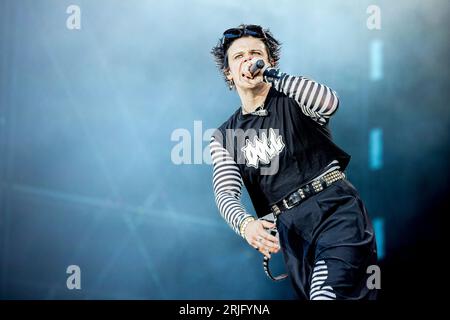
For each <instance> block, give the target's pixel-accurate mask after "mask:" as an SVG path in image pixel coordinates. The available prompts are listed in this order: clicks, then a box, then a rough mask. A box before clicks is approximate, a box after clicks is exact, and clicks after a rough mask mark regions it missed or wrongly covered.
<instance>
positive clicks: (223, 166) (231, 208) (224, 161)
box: [209, 137, 252, 236]
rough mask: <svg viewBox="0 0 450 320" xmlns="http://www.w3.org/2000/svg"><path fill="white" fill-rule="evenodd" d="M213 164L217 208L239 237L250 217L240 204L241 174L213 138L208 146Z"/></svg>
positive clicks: (225, 150) (229, 156) (228, 155)
mask: <svg viewBox="0 0 450 320" xmlns="http://www.w3.org/2000/svg"><path fill="white" fill-rule="evenodd" d="M209 148H210V152H211V159H212V164H213V189H214V196H215V199H216V204H217V208H218V209H219V212H220V214H221V216H222V217H223V218H224V219H225V221H226V222H227V223H228V225H229V226H230V227H231V228H232V229H233V230H234V231H235V232H236V233H237V234H238V235H240V236H242V235H241V234H240V231H239V227H240V225H241V223H242V222H243V220H244V219H246V218H248V217H252V215H250V214H248V213H247V212H246V211H245V209H244V207H243V206H242V204H241V194H242V193H241V189H242V186H243V182H242V177H241V173H240V172H239V167H238V166H237V164H236V162H235V161H234V159H233V158H232V157H231V155H230V153H229V152H228V150H227V149H225V148H224V147H223V146H222V144H220V143H219V142H218V141H217V140H216V139H215V138H214V137H212V138H211V141H210V144H209Z"/></svg>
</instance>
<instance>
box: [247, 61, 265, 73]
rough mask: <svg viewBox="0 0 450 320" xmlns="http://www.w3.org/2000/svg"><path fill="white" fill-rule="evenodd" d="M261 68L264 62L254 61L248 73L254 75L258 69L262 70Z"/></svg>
mask: <svg viewBox="0 0 450 320" xmlns="http://www.w3.org/2000/svg"><path fill="white" fill-rule="evenodd" d="M263 67H264V61H263V60H261V59H260V60H258V61H256V62H255V64H254V65H252V67H251V68H250V73H251V74H252V75H254V74H255V73H256V72H257V71H258V70H259V69H262V68H263Z"/></svg>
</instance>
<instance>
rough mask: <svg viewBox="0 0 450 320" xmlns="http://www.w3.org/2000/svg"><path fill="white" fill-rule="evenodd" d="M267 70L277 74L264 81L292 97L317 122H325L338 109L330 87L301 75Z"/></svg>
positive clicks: (336, 98)
mask: <svg viewBox="0 0 450 320" xmlns="http://www.w3.org/2000/svg"><path fill="white" fill-rule="evenodd" d="M269 71H270V72H271V73H275V74H277V77H278V78H269V77H265V78H264V81H266V82H269V83H272V86H273V87H274V88H275V90H277V91H280V92H283V93H284V94H285V95H287V96H288V97H290V98H293V99H294V100H295V101H296V102H297V103H298V105H299V106H300V108H301V110H302V112H303V113H304V114H305V115H306V116H308V117H310V118H312V119H313V120H315V121H316V122H318V123H319V124H321V125H324V124H326V123H327V122H328V120H329V118H330V117H331V116H332V115H333V114H334V113H335V112H336V110H337V109H338V107H339V97H338V96H337V94H336V92H335V91H334V90H332V89H331V88H329V87H327V86H325V85H323V84H320V83H317V82H315V81H313V80H310V79H307V78H305V77H302V76H291V75H288V74H286V73H280V71H279V70H278V69H274V68H271V70H269ZM272 79H273V80H272Z"/></svg>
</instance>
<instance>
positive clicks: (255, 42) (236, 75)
mask: <svg viewBox="0 0 450 320" xmlns="http://www.w3.org/2000/svg"><path fill="white" fill-rule="evenodd" d="M227 55H228V68H229V71H228V74H227V78H228V79H230V80H231V79H232V80H233V81H234V83H235V85H236V87H237V88H242V89H251V88H255V87H257V86H258V85H261V84H262V72H259V74H258V75H257V76H255V77H254V78H253V77H252V76H251V74H250V73H249V71H248V69H249V66H250V65H252V64H253V63H254V62H255V61H257V60H259V59H263V60H264V63H265V65H266V66H268V65H269V57H268V54H267V49H266V45H265V44H264V42H262V41H261V40H260V39H258V38H254V37H242V38H239V39H236V40H235V41H233V43H232V44H231V46H230V47H229V48H228V51H227Z"/></svg>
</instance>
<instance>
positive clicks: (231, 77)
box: [223, 68, 233, 80]
mask: <svg viewBox="0 0 450 320" xmlns="http://www.w3.org/2000/svg"><path fill="white" fill-rule="evenodd" d="M223 73H225V76H226V77H227V79H228V80H232V79H233V76H232V75H231V72H230V69H229V68H227V69H226V70H224V71H223Z"/></svg>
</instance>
